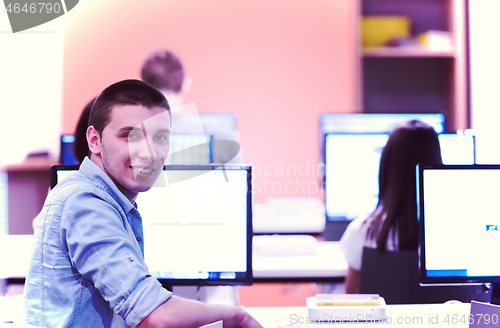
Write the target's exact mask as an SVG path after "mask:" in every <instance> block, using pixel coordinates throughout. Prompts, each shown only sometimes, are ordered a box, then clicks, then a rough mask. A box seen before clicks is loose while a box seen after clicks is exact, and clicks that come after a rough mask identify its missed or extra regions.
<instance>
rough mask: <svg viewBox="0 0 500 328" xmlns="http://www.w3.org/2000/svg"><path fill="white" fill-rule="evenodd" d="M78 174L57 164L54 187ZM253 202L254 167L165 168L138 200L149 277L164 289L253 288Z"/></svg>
mask: <svg viewBox="0 0 500 328" xmlns="http://www.w3.org/2000/svg"><path fill="white" fill-rule="evenodd" d="M76 170H78V166H76V165H56V166H53V167H52V181H53V185H52V186H55V184H56V183H57V182H58V181H62V180H63V179H65V178H66V176H68V175H69V174H71V172H75V171H76ZM252 204H253V199H252V174H251V167H250V166H239V165H224V166H216V165H197V166H195V165H172V166H168V165H166V166H165V167H164V170H163V174H162V175H160V177H159V178H158V181H157V183H156V184H155V186H153V187H152V188H151V189H150V190H148V191H146V192H144V193H141V194H139V196H138V198H137V206H138V209H139V212H140V213H141V216H142V218H143V231H144V241H145V249H144V252H145V254H144V257H145V261H146V263H147V265H148V268H149V270H150V272H151V274H152V275H153V276H154V277H156V278H157V279H158V280H159V281H160V282H161V283H162V284H163V285H164V286H165V287H171V286H176V285H190V286H201V285H250V284H251V283H252V281H253V274H252V252H251V250H252V236H253V232H252Z"/></svg>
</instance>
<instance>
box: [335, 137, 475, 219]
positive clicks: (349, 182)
mask: <svg viewBox="0 0 500 328" xmlns="http://www.w3.org/2000/svg"><path fill="white" fill-rule="evenodd" d="M438 137H439V143H440V146H441V156H442V159H443V164H474V163H475V147H474V145H475V142H474V136H473V135H464V134H440V135H439V136H438ZM388 139H389V134H387V133H329V134H327V135H326V138H325V145H326V146H325V158H326V163H325V210H326V217H327V220H330V221H335V220H352V219H354V218H356V217H358V216H361V215H367V214H369V213H371V212H372V211H373V210H374V209H375V207H376V205H377V202H378V173H379V166H380V157H381V155H382V150H383V149H384V147H385V144H386V143H387V140H388Z"/></svg>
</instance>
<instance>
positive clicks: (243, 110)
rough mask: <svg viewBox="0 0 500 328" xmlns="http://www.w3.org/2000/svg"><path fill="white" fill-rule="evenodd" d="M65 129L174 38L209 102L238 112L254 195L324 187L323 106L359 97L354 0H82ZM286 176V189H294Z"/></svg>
mask: <svg viewBox="0 0 500 328" xmlns="http://www.w3.org/2000/svg"><path fill="white" fill-rule="evenodd" d="M66 16H67V17H66V35H65V52H64V77H63V113H62V120H63V126H62V130H63V132H73V130H74V127H75V126H76V122H77V120H78V117H79V115H80V112H81V110H82V109H83V107H84V106H85V104H86V103H87V102H88V101H89V100H90V99H91V98H92V97H94V96H96V95H97V93H98V92H100V91H101V90H102V89H103V88H105V87H106V86H108V85H109V84H111V83H113V82H115V81H118V80H121V79H125V78H139V67H140V64H141V62H142V60H143V58H144V57H145V56H146V55H147V54H148V53H149V52H150V51H152V50H154V49H157V48H168V49H171V50H173V51H174V52H176V53H177V54H179V56H180V57H181V58H182V59H183V61H184V63H185V66H186V70H187V74H188V75H189V76H191V77H192V79H193V85H192V88H191V91H190V93H189V94H188V95H187V98H186V101H187V102H195V103H196V106H197V108H198V111H199V112H200V113H235V114H236V115H237V116H238V120H239V121H238V125H239V129H240V132H241V147H242V151H243V155H244V159H245V161H246V162H248V163H252V164H253V165H254V166H255V173H256V174H255V185H256V189H255V191H256V194H255V200H256V201H257V202H262V201H263V200H265V199H266V198H267V197H269V196H276V195H279V196H314V197H322V196H321V192H319V188H318V186H319V179H318V177H317V174H316V167H317V163H318V156H319V146H318V130H317V128H318V115H319V114H321V113H327V112H351V111H353V109H354V40H355V38H354V36H355V35H354V33H355V32H354V22H355V1H350V0H335V1H329V0H314V1H300V0H273V1H266V0H252V1H250V0H239V1H230V0H214V1H201V0H183V1H173V0H170V1H164V0H153V1H148V2H142V1H141V2H140V1H126V2H124V1H118V0H107V1H96V0H94V1H83V2H80V3H79V4H78V6H77V7H75V9H74V10H72V11H70V12H69V13H68V14H66ZM285 187H286V190H285Z"/></svg>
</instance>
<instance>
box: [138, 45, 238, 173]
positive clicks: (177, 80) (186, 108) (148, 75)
mask: <svg viewBox="0 0 500 328" xmlns="http://www.w3.org/2000/svg"><path fill="white" fill-rule="evenodd" d="M141 79H142V80H143V81H144V82H147V83H149V84H151V85H153V86H154V87H156V88H157V89H158V90H160V91H161V92H162V93H163V94H164V95H165V97H166V98H167V99H168V102H169V104H170V106H171V110H172V133H173V134H205V135H211V136H212V138H213V139H212V142H211V146H210V151H211V154H212V162H213V163H223V164H225V163H238V164H241V163H244V160H243V155H242V152H241V150H240V145H239V143H238V142H239V139H240V136H239V131H238V130H237V129H231V132H230V133H228V132H227V131H228V129H225V128H223V127H221V128H217V129H216V130H210V129H209V128H207V126H206V125H205V126H204V125H203V122H202V120H201V119H200V116H199V115H198V111H197V109H196V106H195V104H194V103H191V104H185V103H184V96H185V94H186V93H187V92H188V91H189V90H190V89H191V85H192V79H191V78H190V77H189V76H186V74H185V70H184V66H183V64H182V61H181V60H180V58H179V56H177V55H176V54H174V53H173V52H171V51H169V50H165V49H159V50H155V51H153V52H151V53H150V54H149V55H148V56H147V57H146V58H145V59H144V61H143V63H142V65H141Z"/></svg>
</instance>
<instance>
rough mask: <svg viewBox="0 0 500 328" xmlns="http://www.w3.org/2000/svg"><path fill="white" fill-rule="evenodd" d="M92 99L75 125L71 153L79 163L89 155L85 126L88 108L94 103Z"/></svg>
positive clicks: (87, 119) (86, 124) (87, 118)
mask: <svg viewBox="0 0 500 328" xmlns="http://www.w3.org/2000/svg"><path fill="white" fill-rule="evenodd" d="M94 100H95V98H94V99H92V100H91V101H89V102H88V103H87V105H86V106H85V108H84V109H83V112H82V114H81V115H80V119H79V120H78V123H77V125H76V130H75V141H74V142H73V154H74V155H75V159H76V160H77V161H78V162H79V163H81V162H83V159H84V158H85V157H86V156H88V155H89V145H88V144H87V136H86V135H87V126H88V123H89V115H90V109H91V108H92V104H93V103H94Z"/></svg>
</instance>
